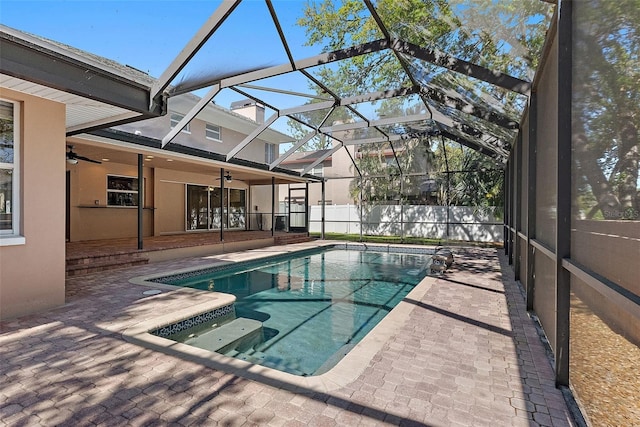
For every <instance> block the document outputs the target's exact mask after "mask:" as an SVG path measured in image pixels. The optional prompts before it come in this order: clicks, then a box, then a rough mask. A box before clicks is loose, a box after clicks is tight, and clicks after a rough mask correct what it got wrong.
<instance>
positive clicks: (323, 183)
mask: <svg viewBox="0 0 640 427" xmlns="http://www.w3.org/2000/svg"><path fill="white" fill-rule="evenodd" d="M321 200H322V206H321V207H320V216H321V219H320V238H321V239H322V240H324V221H325V219H324V204H325V180H324V179H323V180H322V198H321Z"/></svg>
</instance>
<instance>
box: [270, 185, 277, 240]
mask: <svg viewBox="0 0 640 427" xmlns="http://www.w3.org/2000/svg"><path fill="white" fill-rule="evenodd" d="M275 228H276V177H275V176H272V177H271V237H273V235H274V231H275Z"/></svg>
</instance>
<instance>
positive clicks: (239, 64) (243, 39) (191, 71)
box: [172, 1, 288, 90]
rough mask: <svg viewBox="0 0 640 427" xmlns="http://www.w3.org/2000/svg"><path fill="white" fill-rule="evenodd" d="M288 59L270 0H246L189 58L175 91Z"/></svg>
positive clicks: (278, 63) (205, 84)
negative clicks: (273, 18)
mask: <svg viewBox="0 0 640 427" xmlns="http://www.w3.org/2000/svg"><path fill="white" fill-rule="evenodd" d="M213 11H214V9H212V12H213ZM248 17H250V19H248ZM195 30H196V29H194V31H195ZM239 46H241V48H239ZM265 46H269V48H268V49H265V48H264V47H265ZM287 62H288V59H287V54H286V50H285V49H284V47H283V46H282V43H281V42H280V37H279V35H278V31H277V29H276V27H275V25H274V24H273V21H272V19H271V17H270V15H269V10H268V8H267V6H266V3H265V2H257V1H243V2H240V3H239V4H238V6H237V7H236V8H235V9H234V10H233V11H232V13H231V14H229V16H228V17H227V18H226V19H224V21H222V23H221V24H220V25H219V27H218V28H217V29H216V30H215V32H214V33H213V34H212V35H211V37H209V39H208V40H206V43H204V44H203V45H202V47H201V48H200V49H199V50H198V51H197V53H196V54H195V55H194V56H193V57H192V58H191V59H190V60H189V62H188V63H187V64H186V66H185V67H184V68H183V69H182V70H181V71H180V73H179V74H178V75H177V76H176V78H175V79H174V80H173V83H172V85H173V86H174V87H175V90H181V89H182V88H183V87H193V86H195V87H198V86H208V84H207V83H211V82H215V81H218V80H221V79H223V78H226V77H229V76H233V75H237V74H242V73H245V72H249V71H253V70H256V69H262V68H265V67H272V66H276V65H280V64H282V63H287Z"/></svg>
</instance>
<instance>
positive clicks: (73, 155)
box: [67, 145, 102, 165]
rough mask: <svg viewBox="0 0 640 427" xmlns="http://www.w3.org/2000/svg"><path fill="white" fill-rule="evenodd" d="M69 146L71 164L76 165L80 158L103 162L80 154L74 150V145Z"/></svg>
mask: <svg viewBox="0 0 640 427" xmlns="http://www.w3.org/2000/svg"><path fill="white" fill-rule="evenodd" d="M67 148H68V149H69V151H67V163H69V164H72V165H75V164H76V163H78V160H83V161H85V162H91V163H98V164H102V162H99V161H98V160H93V159H90V158H88V157H84V156H79V155H78V154H77V153H76V152H75V151H73V145H67Z"/></svg>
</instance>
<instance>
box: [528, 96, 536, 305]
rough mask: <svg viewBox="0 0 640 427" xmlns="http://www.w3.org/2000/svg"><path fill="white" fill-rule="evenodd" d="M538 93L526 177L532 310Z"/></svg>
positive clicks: (531, 101)
mask: <svg viewBox="0 0 640 427" xmlns="http://www.w3.org/2000/svg"><path fill="white" fill-rule="evenodd" d="M537 132H538V94H537V93H535V92H532V93H531V96H530V97H529V147H528V148H529V152H528V155H527V161H528V163H529V168H528V173H529V175H528V177H527V310H529V311H531V310H533V299H534V295H535V293H534V289H535V284H536V279H535V274H534V272H535V249H534V247H533V245H532V244H531V242H532V241H533V240H534V239H535V238H536V209H537V208H536V207H537V199H536V191H537V185H536V176H537V164H536V162H537V146H538V136H537V135H538V134H537Z"/></svg>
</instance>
